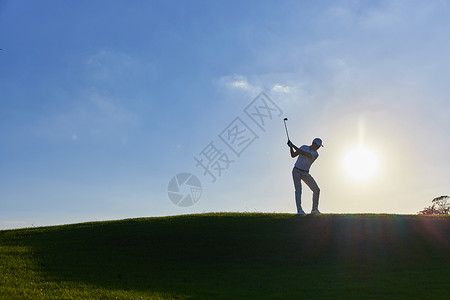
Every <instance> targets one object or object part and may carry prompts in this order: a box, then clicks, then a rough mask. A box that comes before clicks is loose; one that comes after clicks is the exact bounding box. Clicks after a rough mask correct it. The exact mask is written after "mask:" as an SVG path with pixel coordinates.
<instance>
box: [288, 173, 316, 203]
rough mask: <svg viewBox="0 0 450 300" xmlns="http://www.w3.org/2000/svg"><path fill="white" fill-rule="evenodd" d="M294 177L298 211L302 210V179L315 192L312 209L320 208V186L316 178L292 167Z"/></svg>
mask: <svg viewBox="0 0 450 300" xmlns="http://www.w3.org/2000/svg"><path fill="white" fill-rule="evenodd" d="M292 178H293V179H294V187H295V204H297V212H299V211H301V210H302V180H303V182H304V183H306V185H307V186H308V187H309V188H310V189H311V191H312V192H313V197H312V201H313V205H312V210H316V209H318V208H319V195H320V188H319V186H318V185H317V183H316V181H315V180H314V178H313V177H312V176H311V175H310V174H309V173H307V172H303V171H300V170H299V169H296V168H294V169H292Z"/></svg>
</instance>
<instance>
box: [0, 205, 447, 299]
mask: <svg viewBox="0 0 450 300" xmlns="http://www.w3.org/2000/svg"><path fill="white" fill-rule="evenodd" d="M449 253H450V218H449V217H430V216H399V215H320V216H311V215H307V216H294V215H291V214H233V213H227V214H203V215H185V216H177V217H164V218H145V219H130V220H122V221H110V222H94V223H83V224H74V225H65V226H54V227H41V228H29V229H20V230H6V231H0V298H4V299H61V298H62V299H76V298H85V299H139V298H143V299H177V298H180V299H182V298H195V299H197V298H211V299H215V298H221V299H231V298H233V299H236V298H253V299H258V298H267V299H280V298H284V299H299V298H302V299H385V298H389V299H412V298H415V299H450V290H449V286H450V283H449V278H450V257H449Z"/></svg>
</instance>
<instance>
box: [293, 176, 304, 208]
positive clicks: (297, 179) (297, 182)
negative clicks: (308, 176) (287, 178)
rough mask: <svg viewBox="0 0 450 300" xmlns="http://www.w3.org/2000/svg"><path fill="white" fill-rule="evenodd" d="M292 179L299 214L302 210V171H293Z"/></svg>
mask: <svg viewBox="0 0 450 300" xmlns="http://www.w3.org/2000/svg"><path fill="white" fill-rule="evenodd" d="M292 178H293V179H294V187H295V204H297V212H300V211H301V210H302V177H301V175H300V171H298V170H296V169H295V168H294V169H292Z"/></svg>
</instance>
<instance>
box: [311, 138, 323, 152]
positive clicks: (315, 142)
mask: <svg viewBox="0 0 450 300" xmlns="http://www.w3.org/2000/svg"><path fill="white" fill-rule="evenodd" d="M312 147H313V148H314V150H318V149H319V148H320V147H323V144H322V140H321V139H319V138H315V139H314V140H313V142H312Z"/></svg>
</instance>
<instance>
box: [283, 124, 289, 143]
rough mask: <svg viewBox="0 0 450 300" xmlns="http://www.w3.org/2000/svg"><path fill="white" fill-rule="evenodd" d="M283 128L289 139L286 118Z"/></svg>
mask: <svg viewBox="0 0 450 300" xmlns="http://www.w3.org/2000/svg"><path fill="white" fill-rule="evenodd" d="M284 129H286V135H287V139H288V141H289V140H290V139H289V133H288V130H287V126H286V120H284Z"/></svg>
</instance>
